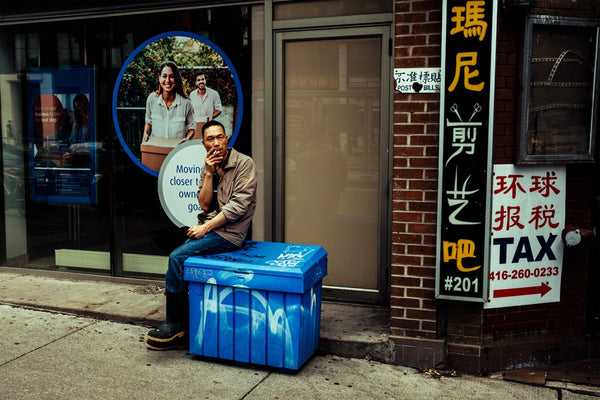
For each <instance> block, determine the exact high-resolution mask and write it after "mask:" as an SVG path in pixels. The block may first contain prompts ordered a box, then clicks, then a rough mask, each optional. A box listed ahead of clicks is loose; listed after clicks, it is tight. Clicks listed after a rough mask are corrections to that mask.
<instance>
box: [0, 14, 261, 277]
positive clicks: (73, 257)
mask: <svg viewBox="0 0 600 400" xmlns="http://www.w3.org/2000/svg"><path fill="white" fill-rule="evenodd" d="M250 24H251V15H250V9H249V8H248V7H237V6H236V7H220V8H211V9H198V10H192V11H189V10H188V11H181V12H174V11H170V12H157V13H156V14H143V15H139V14H137V15H126V16H115V17H103V18H89V19H85V18H84V19H81V20H76V21H59V22H50V23H40V24H35V25H34V24H24V25H12V26H5V27H2V28H0V95H1V97H0V123H1V132H2V166H3V171H4V174H3V175H2V178H3V184H4V198H5V202H4V208H5V210H4V213H5V227H4V229H5V231H6V232H7V234H6V242H7V243H6V255H5V257H6V264H7V265H11V266H27V267H32V268H69V269H71V268H76V269H83V270H93V271H103V272H105V273H112V274H116V275H128V274H135V275H139V274H162V273H164V271H165V269H166V257H167V256H168V254H169V252H170V251H171V250H172V249H173V247H174V246H176V245H177V244H179V243H180V242H181V241H182V240H183V239H184V236H183V231H182V230H181V229H180V228H178V227H177V226H175V225H174V224H173V222H172V221H171V220H169V218H168V216H167V215H166V213H165V211H164V210H163V208H162V207H161V203H160V199H159V194H158V192H157V176H155V175H152V174H149V173H148V172H147V171H145V170H144V169H142V168H140V167H139V165H137V164H136V163H135V162H134V161H133V160H132V159H131V158H130V157H129V155H128V154H127V152H126V151H125V149H124V147H123V146H122V144H121V142H120V141H119V140H118V138H117V135H116V132H115V127H114V125H113V110H112V108H113V103H112V95H113V89H114V85H115V81H116V79H117V76H118V74H119V71H120V70H121V67H122V66H123V63H124V62H125V61H126V60H127V58H128V57H129V55H130V54H131V53H132V52H133V51H134V49H136V48H137V47H138V46H139V45H140V44H142V43H144V41H146V40H148V39H149V38H151V37H153V36H156V35H160V34H161V33H163V32H169V31H182V32H191V33H193V34H195V35H202V36H203V37H206V38H208V39H209V40H210V41H212V42H214V43H216V44H218V46H219V47H220V48H221V49H222V50H223V51H224V52H225V53H226V54H227V56H228V57H229V59H230V60H231V62H232V63H233V64H234V65H235V67H236V69H237V72H238V74H239V76H240V80H241V82H242V85H243V86H244V88H243V89H244V91H243V93H244V94H243V96H244V97H248V99H244V100H247V101H245V103H246V104H247V106H246V109H245V110H244V114H243V116H242V118H241V121H242V122H241V129H240V132H241V133H240V134H239V136H238V138H237V140H236V142H235V147H236V148H237V149H238V150H239V151H241V152H244V153H246V154H250V155H252V137H251V124H252V118H251V115H252V113H251V106H250V105H251V104H252V103H251V101H250V96H251V89H252V87H251V86H252V85H251V79H252V63H251V60H250V58H251V41H250V40H249V34H250V31H251V29H250V28H251V27H250ZM155 56H156V57H157V58H156V60H153V61H155V63H156V64H157V65H160V63H162V62H163V61H166V60H163V59H161V55H159V54H157V55H155ZM197 67H198V68H205V69H207V70H208V69H210V67H211V66H210V65H209V66H206V65H202V66H197ZM216 79H217V77H215V80H216ZM186 84H187V87H193V82H186ZM211 85H212V86H213V87H217V86H218V82H216V81H213V82H210V79H209V81H208V82H207V86H209V87H211ZM144 102H145V99H144ZM141 111H142V114H143V109H142V110H141ZM140 115H141V114H140ZM140 115H137V114H136V118H137V117H140V118H139V119H140V125H139V129H140V130H141V129H143V120H142V119H141V118H143V115H141V116H140ZM132 118H133V117H132ZM255 224H256V223H255ZM258 224H260V222H258Z"/></svg>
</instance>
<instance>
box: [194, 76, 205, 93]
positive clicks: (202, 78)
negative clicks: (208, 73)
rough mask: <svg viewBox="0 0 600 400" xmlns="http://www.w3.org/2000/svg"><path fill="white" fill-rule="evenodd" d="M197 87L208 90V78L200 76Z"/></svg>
mask: <svg viewBox="0 0 600 400" xmlns="http://www.w3.org/2000/svg"><path fill="white" fill-rule="evenodd" d="M196 87H197V88H198V89H201V90H203V89H205V88H206V77H205V76H204V75H198V76H197V77H196Z"/></svg>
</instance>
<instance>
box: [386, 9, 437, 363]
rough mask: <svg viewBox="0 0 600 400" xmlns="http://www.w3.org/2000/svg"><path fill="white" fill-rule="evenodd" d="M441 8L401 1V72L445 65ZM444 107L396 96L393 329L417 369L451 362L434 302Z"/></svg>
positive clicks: (403, 356) (428, 97) (397, 56)
mask: <svg viewBox="0 0 600 400" xmlns="http://www.w3.org/2000/svg"><path fill="white" fill-rule="evenodd" d="M440 4H441V3H440V2H439V1H437V0H435V1H418V0H413V1H396V2H395V22H396V23H395V28H396V29H395V31H396V34H395V39H394V67H396V68H411V67H439V66H440V56H441V51H440V43H441V8H440ZM439 106H440V102H439V95H437V94H402V93H399V92H395V93H394V119H393V121H394V126H393V129H394V149H393V154H394V170H393V190H394V193H393V226H392V268H391V301H390V303H391V323H390V330H391V335H392V339H393V340H394V341H395V342H396V345H397V346H396V354H397V361H398V362H399V363H402V364H404V365H412V366H427V365H429V366H434V365H435V364H437V363H439V362H442V361H443V359H444V350H443V345H444V344H443V341H442V340H439V339H438V334H437V309H436V307H437V303H436V301H435V250H436V247H435V245H436V211H437V201H436V199H437V168H438V166H437V163H438V157H437V156H438V140H439V138H438V133H439Z"/></svg>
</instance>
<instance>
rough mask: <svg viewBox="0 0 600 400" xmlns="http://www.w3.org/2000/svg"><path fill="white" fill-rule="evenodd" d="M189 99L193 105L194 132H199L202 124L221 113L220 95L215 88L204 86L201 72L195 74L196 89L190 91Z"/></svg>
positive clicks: (204, 80) (203, 76)
mask: <svg viewBox="0 0 600 400" xmlns="http://www.w3.org/2000/svg"><path fill="white" fill-rule="evenodd" d="M190 100H191V101H192V106H193V107H194V117H195V119H196V132H200V130H201V129H202V125H203V124H205V123H206V122H208V121H211V120H213V119H215V118H217V117H218V116H219V115H220V114H221V111H222V110H221V109H222V106H221V97H220V96H219V93H218V92H217V91H216V90H214V89H211V88H209V87H208V86H206V75H205V74H204V73H203V72H201V73H199V74H198V75H196V89H195V90H193V91H192V93H190Z"/></svg>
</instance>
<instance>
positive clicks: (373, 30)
mask: <svg viewBox="0 0 600 400" xmlns="http://www.w3.org/2000/svg"><path fill="white" fill-rule="evenodd" d="M361 37H380V38H381V71H380V73H381V97H380V104H381V113H380V127H381V128H380V148H379V169H380V176H379V217H378V232H379V240H378V242H379V246H378V256H377V258H378V266H377V275H378V276H377V289H376V290H373V289H363V288H343V287H331V286H325V287H324V289H323V297H324V298H327V299H332V300H344V301H360V302H365V303H382V302H384V301H385V300H386V299H387V297H388V293H389V273H390V272H389V270H390V267H389V266H390V260H391V233H390V232H391V215H392V204H391V178H392V176H391V171H392V161H393V154H392V151H391V146H392V143H393V141H392V135H391V126H392V122H391V121H392V111H391V110H392V105H391V101H392V96H391V90H386V88H391V87H392V86H391V85H392V82H391V76H392V74H391V65H392V61H391V54H390V53H391V28H390V26H389V25H377V26H363V27H342V28H335V29H331V28H330V29H323V28H315V29H306V28H304V29H297V30H285V31H275V32H274V44H273V54H274V56H273V62H274V71H273V93H274V102H273V128H274V129H273V163H272V165H273V172H272V175H273V176H272V178H273V180H272V182H273V237H274V240H276V241H284V239H285V238H284V216H285V210H284V191H285V162H284V161H285V160H284V158H285V157H284V135H283V132H284V117H285V115H284V113H285V112H284V104H283V102H284V93H283V88H284V82H285V77H284V76H283V75H284V72H283V71H284V69H283V67H284V56H285V54H284V44H285V42H289V41H303V40H319V39H342V38H348V39H351V38H357V39H358V38H361Z"/></svg>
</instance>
